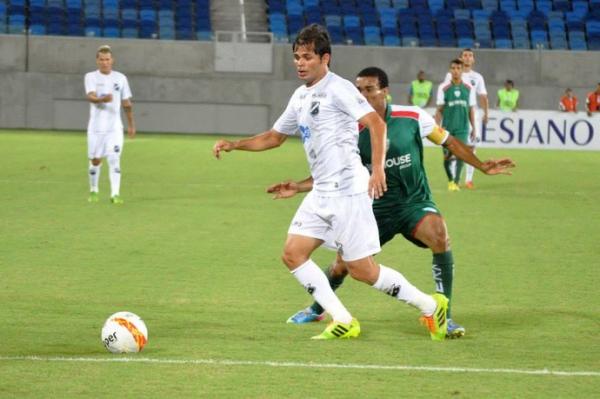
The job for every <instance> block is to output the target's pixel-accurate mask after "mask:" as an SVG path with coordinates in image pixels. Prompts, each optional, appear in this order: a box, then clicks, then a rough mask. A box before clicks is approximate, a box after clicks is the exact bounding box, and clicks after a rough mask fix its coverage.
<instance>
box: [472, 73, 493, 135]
mask: <svg viewBox="0 0 600 399" xmlns="http://www.w3.org/2000/svg"><path fill="white" fill-rule="evenodd" d="M479 76H480V79H479V81H478V83H477V85H476V87H475V90H476V93H477V97H479V104H480V105H481V108H482V109H483V118H482V120H481V121H482V122H483V124H484V125H487V123H488V119H489V110H490V102H489V99H488V93H487V88H486V87H485V80H484V79H483V76H481V75H479Z"/></svg>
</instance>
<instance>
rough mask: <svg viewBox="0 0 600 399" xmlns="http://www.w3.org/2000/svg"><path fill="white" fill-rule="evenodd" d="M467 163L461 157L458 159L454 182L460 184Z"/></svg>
mask: <svg viewBox="0 0 600 399" xmlns="http://www.w3.org/2000/svg"><path fill="white" fill-rule="evenodd" d="M464 164H465V163H464V162H463V161H461V160H460V159H457V160H456V174H455V175H454V183H456V184H458V182H459V181H460V174H461V173H462V168H463V165H464Z"/></svg>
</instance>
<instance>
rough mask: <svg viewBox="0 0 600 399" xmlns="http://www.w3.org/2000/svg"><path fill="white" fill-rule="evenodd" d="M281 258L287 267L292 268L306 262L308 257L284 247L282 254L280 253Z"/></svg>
mask: <svg viewBox="0 0 600 399" xmlns="http://www.w3.org/2000/svg"><path fill="white" fill-rule="evenodd" d="M281 260H282V261H283V263H284V264H285V265H286V266H287V267H288V269H290V270H293V269H295V268H296V267H298V266H300V265H301V264H303V263H304V262H306V261H307V260H308V259H306V258H305V257H304V256H302V255H300V254H299V253H297V252H296V251H293V250H292V249H290V248H284V249H283V254H282V255H281Z"/></svg>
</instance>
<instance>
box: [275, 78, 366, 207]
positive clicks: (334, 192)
mask: <svg viewBox="0 0 600 399" xmlns="http://www.w3.org/2000/svg"><path fill="white" fill-rule="evenodd" d="M369 112H374V110H373V108H372V107H371V106H370V105H369V103H368V102H367V100H366V99H365V98H364V97H363V95H362V94H360V93H359V92H358V90H357V89H356V87H354V85H353V84H352V83H350V82H349V81H347V80H345V79H343V78H341V77H340V76H338V75H336V74H335V73H333V72H328V73H327V75H326V76H325V77H324V78H323V79H321V80H320V81H319V82H317V83H316V84H315V85H313V86H311V87H306V86H305V85H303V86H301V87H299V88H298V89H297V90H296V91H295V92H294V94H293V95H292V98H291V99H290V101H289V103H288V106H287V108H286V109H285V111H284V112H283V114H282V115H281V116H280V117H279V119H278V120H277V122H275V125H274V126H273V129H274V130H276V131H278V132H280V133H284V134H287V135H293V134H295V133H296V132H297V131H299V132H300V136H301V138H302V143H303V145H304V150H305V152H306V158H307V160H308V164H309V166H310V172H311V175H312V177H313V179H314V184H313V188H314V190H315V191H316V192H317V193H318V194H319V195H323V196H342V195H353V194H358V193H364V192H366V191H367V189H368V179H369V174H368V172H367V170H366V168H365V167H364V166H363V165H362V163H361V160H360V156H359V154H358V124H357V123H356V121H357V120H358V119H360V118H362V117H363V116H365V115H366V114H368V113H369Z"/></svg>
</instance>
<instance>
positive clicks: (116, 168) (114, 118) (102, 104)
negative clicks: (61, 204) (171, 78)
mask: <svg viewBox="0 0 600 399" xmlns="http://www.w3.org/2000/svg"><path fill="white" fill-rule="evenodd" d="M113 63H114V59H113V57H112V51H111V49H110V47H109V46H106V45H104V46H100V47H99V48H98V51H97V52H96V65H97V66H98V69H97V70H96V71H94V72H89V73H87V74H86V75H85V93H86V96H87V99H88V101H89V102H90V119H89V122H88V128H87V139H88V158H89V160H90V165H89V169H88V174H89V180H90V196H89V199H88V200H89V201H90V202H97V201H98V181H99V180H100V168H101V164H102V158H106V159H107V161H108V168H109V180H110V189H111V193H110V200H111V202H112V203H113V204H122V203H123V199H122V198H121V196H120V188H121V153H122V152H123V122H122V121H121V105H122V106H123V109H124V110H125V115H126V116H127V134H128V136H129V137H130V138H133V137H134V136H135V122H134V120H133V107H132V104H131V89H130V88H129V83H128V82H127V77H126V76H125V75H123V74H122V73H120V72H117V71H113V70H112V66H113Z"/></svg>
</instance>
